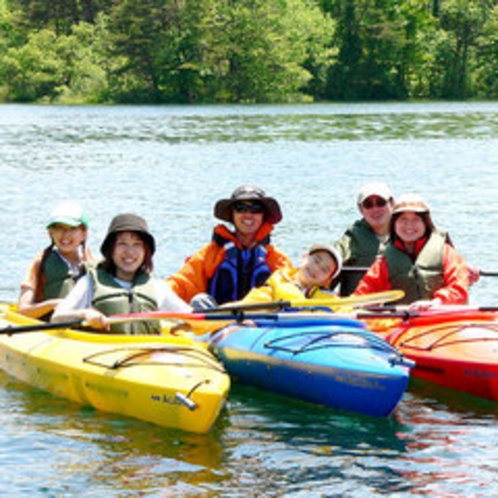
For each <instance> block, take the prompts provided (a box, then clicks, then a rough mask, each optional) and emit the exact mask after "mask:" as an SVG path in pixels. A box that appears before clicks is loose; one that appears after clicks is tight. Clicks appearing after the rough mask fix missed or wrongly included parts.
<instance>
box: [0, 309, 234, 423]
mask: <svg viewBox="0 0 498 498" xmlns="http://www.w3.org/2000/svg"><path fill="white" fill-rule="evenodd" d="M3 315H4V318H3V319H1V320H0V324H1V325H0V326H1V327H2V328H3V327H7V326H13V327H14V328H15V327H16V326H22V325H27V324H35V323H37V322H36V321H34V320H31V319H27V318H25V317H22V316H20V315H17V314H16V313H13V312H10V311H4V313H3ZM0 368H2V370H4V371H5V372H6V373H7V374H9V375H10V376H12V377H14V378H16V379H18V380H21V381H23V382H25V383H27V384H29V385H31V386H34V387H37V388H40V389H43V390H45V391H48V392H50V393H52V394H54V395H57V396H60V397H63V398H66V399H68V400H71V401H74V402H77V403H80V404H82V405H89V406H92V407H94V408H96V409H98V410H101V411H105V412H111V413H117V414H120V415H125V416H130V417H134V418H137V419H141V420H144V421H147V422H151V423H154V424H157V425H161V426H164V427H169V428H174V429H181V430H185V431H189V432H196V433H206V432H208V431H209V430H210V429H211V427H212V426H213V424H214V422H215V421H216V419H217V417H218V415H219V413H220V411H221V409H222V407H223V405H224V402H225V399H226V397H227V395H228V390H229V386H230V380H229V376H228V375H227V373H226V372H225V370H224V369H223V367H222V366H221V365H220V364H219V362H218V361H217V360H216V359H215V358H214V357H213V356H212V355H211V354H210V353H209V352H208V351H206V348H205V347H204V348H203V347H202V345H200V344H198V342H197V341H194V340H193V339H189V338H186V337H184V338H182V337H174V336H168V335H164V336H121V335H107V334H92V333H85V332H77V331H72V330H68V329H62V330H59V329H57V330H53V331H50V332H48V331H46V332H44V331H40V332H29V333H19V334H15V333H14V334H13V335H6V334H3V335H0Z"/></svg>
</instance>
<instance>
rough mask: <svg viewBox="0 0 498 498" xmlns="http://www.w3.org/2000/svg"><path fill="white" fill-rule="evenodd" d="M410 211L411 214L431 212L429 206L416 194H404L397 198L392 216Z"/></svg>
mask: <svg viewBox="0 0 498 498" xmlns="http://www.w3.org/2000/svg"><path fill="white" fill-rule="evenodd" d="M406 211H410V212H412V213H429V214H430V212H431V210H430V207H429V204H427V202H426V201H425V200H424V198H423V197H422V196H420V195H418V194H405V195H402V196H400V197H399V199H398V200H397V202H396V204H395V205H394V208H393V213H392V214H393V215H394V214H398V213H403V212H406Z"/></svg>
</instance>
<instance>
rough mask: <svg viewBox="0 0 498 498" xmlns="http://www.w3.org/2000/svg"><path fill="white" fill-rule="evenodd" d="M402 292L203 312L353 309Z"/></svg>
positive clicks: (395, 297) (225, 307)
mask: <svg viewBox="0 0 498 498" xmlns="http://www.w3.org/2000/svg"><path fill="white" fill-rule="evenodd" d="M404 295H405V294H404V292H403V291H401V290H388V291H383V292H374V293H371V294H364V295H361V296H347V297H340V296H335V295H331V296H330V298H318V299H313V298H311V299H306V298H304V299H293V300H289V301H284V300H280V301H270V302H267V303H251V304H227V305H223V306H219V307H217V308H211V309H207V310H203V313H205V314H210V313H219V312H227V311H232V312H234V314H236V313H238V312H240V311H251V310H258V309H265V310H266V309H273V308H275V309H280V310H282V309H285V308H324V307H325V308H328V307H332V306H333V307H336V306H351V307H353V308H355V307H360V306H365V305H368V304H381V303H387V302H391V301H397V300H398V299H401V298H402V297H403V296H404Z"/></svg>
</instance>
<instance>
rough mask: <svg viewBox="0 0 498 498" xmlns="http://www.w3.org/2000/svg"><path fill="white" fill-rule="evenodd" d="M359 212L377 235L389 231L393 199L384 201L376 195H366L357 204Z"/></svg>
mask: <svg viewBox="0 0 498 498" xmlns="http://www.w3.org/2000/svg"><path fill="white" fill-rule="evenodd" d="M358 208H359V210H360V213H361V214H362V216H363V218H365V221H366V222H367V223H368V224H369V225H370V226H371V227H372V229H373V230H374V232H376V233H377V234H379V235H386V234H387V233H388V232H389V222H390V221H391V212H392V209H393V200H392V199H390V200H389V201H386V200H385V199H383V198H382V197H379V196H377V195H371V196H370V197H367V198H366V199H365V200H364V201H363V202H362V203H361V204H360V205H359V206H358Z"/></svg>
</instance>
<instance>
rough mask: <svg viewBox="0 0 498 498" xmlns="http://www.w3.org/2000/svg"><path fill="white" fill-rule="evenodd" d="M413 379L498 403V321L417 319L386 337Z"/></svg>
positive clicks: (479, 316)
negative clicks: (405, 361) (407, 360)
mask: <svg viewBox="0 0 498 498" xmlns="http://www.w3.org/2000/svg"><path fill="white" fill-rule="evenodd" d="M381 336H382V337H383V338H385V339H386V340H388V341H389V342H390V343H391V344H392V345H394V346H396V347H397V348H398V349H399V350H400V351H401V352H402V353H403V354H404V355H405V356H406V357H407V358H410V359H411V360H413V361H414V362H415V368H414V369H413V371H412V374H413V376H414V377H417V378H420V379H423V380H426V381H429V382H433V383H436V384H439V385H441V386H444V387H448V388H450V389H454V390H457V391H463V392H466V393H468V394H471V395H473V396H478V397H481V398H486V399H490V400H493V401H498V321H497V320H496V318H495V315H494V314H491V313H476V314H474V315H472V314H469V313H462V314H452V315H446V316H445V315H440V316H434V317H430V316H427V317H420V318H412V319H409V320H408V321H406V322H403V323H400V324H398V325H397V326H395V327H392V328H390V329H388V330H387V331H384V332H382V333H381Z"/></svg>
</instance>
